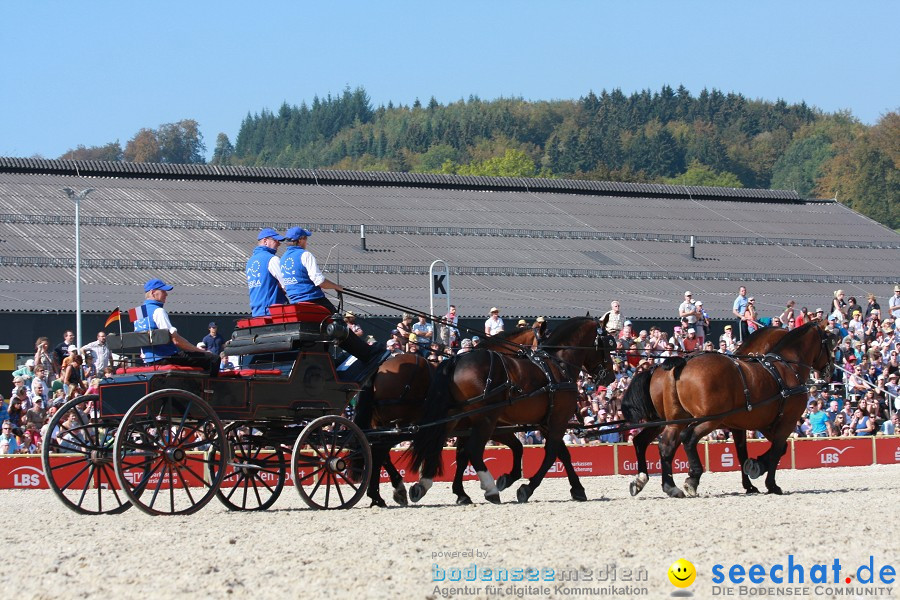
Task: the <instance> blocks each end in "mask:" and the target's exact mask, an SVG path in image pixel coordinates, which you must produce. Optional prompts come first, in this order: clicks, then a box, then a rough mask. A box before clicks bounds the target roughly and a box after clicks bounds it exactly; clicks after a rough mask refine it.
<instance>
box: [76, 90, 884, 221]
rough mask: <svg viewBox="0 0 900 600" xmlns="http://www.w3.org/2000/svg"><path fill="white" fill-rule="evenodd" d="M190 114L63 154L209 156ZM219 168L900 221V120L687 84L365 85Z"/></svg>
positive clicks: (282, 115) (255, 118)
mask: <svg viewBox="0 0 900 600" xmlns="http://www.w3.org/2000/svg"><path fill="white" fill-rule="evenodd" d="M205 152H206V146H205V144H204V143H203V137H202V134H201V133H200V131H199V127H198V125H197V122H196V121H193V120H185V121H181V122H179V123H175V124H164V125H161V126H160V127H159V128H158V129H155V130H152V129H142V130H141V131H139V132H138V133H137V134H136V135H135V136H134V138H132V139H131V140H129V141H128V142H127V144H126V145H125V148H124V149H123V148H121V147H120V145H119V144H118V142H115V143H112V144H108V145H106V146H101V147H94V148H84V147H78V148H76V149H75V150H71V151H69V152H67V153H66V154H65V155H63V157H62V158H82V159H87V158H92V159H97V160H126V161H128V160H131V161H150V162H173V163H174V162H188V163H192V162H204V160H205V159H204V154H205ZM210 162H212V163H215V164H236V165H248V166H279V167H289V168H290V167H293V168H329V169H351V170H388V171H412V172H423V173H447V174H452V173H455V174H462V175H495V176H509V177H565V178H575V179H597V180H607V181H632V182H660V183H663V182H667V183H674V184H685V185H712V186H724V187H756V188H779V189H793V190H796V191H797V192H798V193H799V194H801V195H802V196H805V197H823V198H837V199H838V200H839V201H840V202H843V203H845V204H847V205H848V206H850V207H851V208H853V209H854V210H857V211H859V212H861V213H863V214H865V215H867V216H869V217H871V218H873V219H875V220H877V221H879V222H881V223H883V224H885V225H887V226H889V227H892V228H895V229H896V228H900V210H898V207H897V205H898V199H900V175H898V174H900V114H898V113H897V112H889V113H887V114H885V115H883V116H882V117H881V119H879V121H878V122H877V123H876V124H875V125H873V126H867V125H865V124H862V123H861V122H860V121H859V120H858V119H856V118H854V117H853V116H852V114H850V113H849V112H837V113H824V112H822V111H821V110H819V109H816V108H814V107H810V106H808V105H806V104H805V103H803V102H801V103H796V104H788V103H786V102H785V101H783V100H777V101H774V102H772V101H765V100H758V99H748V98H746V97H744V96H743V95H741V94H737V93H724V92H721V91H719V90H716V89H712V90H706V89H704V90H702V91H701V92H700V93H699V94H697V95H693V94H691V92H690V91H688V90H687V89H685V88H684V87H683V86H680V87H678V88H677V89H673V88H672V87H670V86H668V85H665V86H663V87H662V88H661V89H660V90H659V91H650V90H642V91H640V92H635V93H632V94H630V95H626V94H624V93H623V92H622V91H621V90H619V89H614V90H611V91H607V90H603V91H601V92H600V93H599V94H595V93H594V92H590V93H588V94H587V95H586V96H584V97H582V98H579V99H578V100H555V101H526V100H524V99H521V98H499V99H496V100H489V101H486V100H482V99H480V98H478V97H477V96H470V97H469V98H468V99H460V100H458V101H456V102H450V103H448V104H442V103H440V102H438V101H437V100H436V99H435V98H433V97H432V98H431V99H430V100H429V101H428V102H427V103H424V104H423V103H422V102H420V101H418V100H416V101H415V102H414V103H413V104H412V105H411V106H406V105H394V104H393V103H390V102H389V103H388V104H387V105H386V106H385V105H382V106H378V107H377V108H376V107H373V105H372V102H371V100H370V98H369V96H368V94H367V93H366V91H365V89H364V88H361V87H359V88H356V89H350V88H347V89H345V90H343V92H342V93H341V94H338V95H335V96H332V95H328V96H326V97H324V98H319V97H315V98H313V100H312V103H311V104H307V103H306V102H303V103H301V104H300V105H299V106H297V105H289V104H287V103H284V104H282V105H281V107H280V108H279V109H278V111H277V112H272V111H269V110H262V111H260V112H259V113H256V114H247V115H246V117H245V118H244V119H243V121H242V123H241V126H240V129H239V131H238V135H237V137H236V139H235V142H234V144H232V143H231V140H230V139H229V138H228V136H227V135H225V134H224V133H220V134H218V136H217V138H216V143H215V147H214V149H213V153H212V158H211V161H210Z"/></svg>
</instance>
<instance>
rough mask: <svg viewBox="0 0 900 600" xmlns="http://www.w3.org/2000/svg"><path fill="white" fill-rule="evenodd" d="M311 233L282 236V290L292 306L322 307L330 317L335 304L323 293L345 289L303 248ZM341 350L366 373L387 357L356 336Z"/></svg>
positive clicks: (293, 232) (290, 231) (297, 230)
mask: <svg viewBox="0 0 900 600" xmlns="http://www.w3.org/2000/svg"><path fill="white" fill-rule="evenodd" d="M311 235H312V232H311V231H308V230H306V229H303V228H302V227H291V228H290V229H288V230H287V231H286V232H285V234H284V239H285V240H286V241H285V243H286V244H287V246H288V249H287V250H285V252H284V255H283V256H282V257H281V276H282V281H283V282H284V290H285V292H286V293H287V297H288V300H290V302H291V304H294V303H297V302H312V303H313V304H318V305H320V306H324V307H325V308H327V309H328V310H330V311H331V312H332V314H333V313H336V312H337V308H335V306H334V304H332V303H331V301H330V300H329V299H328V298H326V297H325V293H324V292H323V291H322V289H323V288H324V289H327V290H335V291H337V292H341V291H343V290H344V288H343V287H342V286H340V285H338V284H336V283H334V282H332V281H329V280H328V279H326V278H325V276H324V275H322V271H321V270H320V269H319V265H318V263H317V262H316V257H315V256H313V254H312V252H310V251H309V250H307V249H306V244H307V242H308V240H309V236H311ZM339 345H340V347H341V348H343V349H344V350H346V351H347V352H349V353H350V354H352V355H353V356H355V357H356V358H358V359H359V360H360V361H363V362H364V363H367V364H366V366H365V367H364V369H363V370H364V371H369V370H370V369H371V368H372V367H375V366H377V365H379V364H381V362H382V361H383V360H384V359H385V358H387V357H388V356H389V353H387V352H386V351H385V350H381V349H379V348H377V347H375V346H369V345H368V344H366V343H365V342H364V341H363V340H362V339H360V338H359V336H357V335H354V334H352V333H350V334H349V335H348V336H347V338H346V339H344V340H343V341H342V342H341V343H340V344H339Z"/></svg>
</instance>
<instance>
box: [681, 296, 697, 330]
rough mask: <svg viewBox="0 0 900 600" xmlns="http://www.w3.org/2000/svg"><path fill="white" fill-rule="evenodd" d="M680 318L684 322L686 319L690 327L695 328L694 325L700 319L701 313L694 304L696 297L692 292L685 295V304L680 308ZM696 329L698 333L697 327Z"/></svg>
mask: <svg viewBox="0 0 900 600" xmlns="http://www.w3.org/2000/svg"><path fill="white" fill-rule="evenodd" d="M678 317H679V318H680V319H681V320H682V321H684V320H685V319H686V320H687V326H688V327H694V324H695V323H696V322H697V319H698V318H699V317H700V312H699V311H698V310H697V305H696V304H694V295H693V294H692V293H691V292H690V290H689V291H686V292H685V293H684V302H682V303H681V304H680V305H679V306H678ZM694 329H695V331H696V327H695V328H694Z"/></svg>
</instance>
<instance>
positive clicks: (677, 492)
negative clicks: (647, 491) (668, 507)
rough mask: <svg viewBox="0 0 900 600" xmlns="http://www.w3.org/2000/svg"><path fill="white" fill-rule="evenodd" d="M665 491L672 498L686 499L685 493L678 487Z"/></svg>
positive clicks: (674, 486)
mask: <svg viewBox="0 0 900 600" xmlns="http://www.w3.org/2000/svg"><path fill="white" fill-rule="evenodd" d="M663 491H665V492H666V493H667V494H668V495H669V496H670V497H671V498H684V492H683V491H681V488H679V487H678V486H677V485H673V486H672V487H670V488H667V489H664V490H663Z"/></svg>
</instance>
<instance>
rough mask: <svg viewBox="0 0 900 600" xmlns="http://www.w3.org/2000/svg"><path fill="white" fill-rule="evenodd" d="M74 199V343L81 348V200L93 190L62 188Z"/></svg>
mask: <svg viewBox="0 0 900 600" xmlns="http://www.w3.org/2000/svg"><path fill="white" fill-rule="evenodd" d="M62 191H64V192H65V193H66V195H67V196H68V197H69V198H71V199H72V200H74V201H75V345H76V346H78V347H79V348H81V210H80V209H81V201H82V200H84V197H85V196H87V195H88V194H90V193H91V192H93V191H94V188H87V189H84V190H81V191H80V192H76V191H75V190H73V189H72V188H70V187H64V188H63V189H62Z"/></svg>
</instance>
